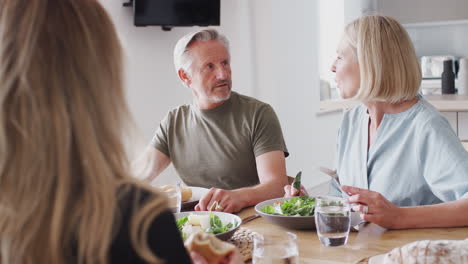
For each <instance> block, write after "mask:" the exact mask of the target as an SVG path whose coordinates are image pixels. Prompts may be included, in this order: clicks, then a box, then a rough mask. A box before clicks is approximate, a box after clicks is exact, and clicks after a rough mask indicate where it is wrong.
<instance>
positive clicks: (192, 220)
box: [177, 213, 238, 240]
mask: <svg viewBox="0 0 468 264" xmlns="http://www.w3.org/2000/svg"><path fill="white" fill-rule="evenodd" d="M237 225H238V223H226V224H224V223H223V222H222V221H221V219H220V218H219V216H217V215H215V214H213V213H210V214H207V215H197V214H191V215H189V216H185V217H182V218H179V219H177V227H178V228H179V231H180V232H181V234H182V239H183V240H186V239H187V238H188V237H189V236H190V235H192V234H195V233H198V232H206V233H212V234H215V235H216V234H221V233H224V232H227V231H229V230H231V229H232V228H234V227H236V226H237Z"/></svg>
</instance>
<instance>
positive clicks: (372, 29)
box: [345, 15, 421, 103]
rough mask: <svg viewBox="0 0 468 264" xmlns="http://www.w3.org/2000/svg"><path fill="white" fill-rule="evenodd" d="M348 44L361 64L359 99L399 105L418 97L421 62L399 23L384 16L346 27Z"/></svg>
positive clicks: (364, 18) (361, 20)
mask: <svg viewBox="0 0 468 264" xmlns="http://www.w3.org/2000/svg"><path fill="white" fill-rule="evenodd" d="M345 40H346V41H347V42H348V44H350V45H351V47H353V49H354V51H355V52H356V56H357V59H358V62H359V70H360V74H361V86H360V89H359V91H358V93H357V94H356V96H355V99H358V100H361V101H387V102H390V103H398V102H402V101H406V100H410V99H414V97H415V96H416V95H417V94H418V91H419V86H420V84H421V69H420V66H419V61H418V58H417V56H416V52H415V50H414V47H413V44H412V42H411V39H410V37H409V35H408V33H407V32H406V30H405V29H404V28H403V26H402V25H401V24H400V23H399V22H398V21H396V20H395V19H393V18H391V17H388V16H381V15H374V16H363V17H360V18H358V19H356V20H354V21H353V22H351V23H350V24H348V25H347V26H346V29H345Z"/></svg>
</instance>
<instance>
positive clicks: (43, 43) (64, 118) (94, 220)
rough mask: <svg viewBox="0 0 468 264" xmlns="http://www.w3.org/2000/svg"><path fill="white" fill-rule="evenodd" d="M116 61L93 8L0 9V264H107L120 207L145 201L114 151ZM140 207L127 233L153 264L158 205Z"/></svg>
mask: <svg viewBox="0 0 468 264" xmlns="http://www.w3.org/2000/svg"><path fill="white" fill-rule="evenodd" d="M122 57H123V56H122V49H121V46H120V42H119V40H118V37H117V34H116V32H115V28H114V25H113V24H112V21H111V19H110V17H109V16H108V14H107V13H106V11H105V10H104V9H103V7H102V6H101V5H100V4H99V3H98V2H97V1H96V0H78V1H77V0H59V1H56V0H34V1H30V0H0V107H1V110H0V155H1V157H2V158H1V159H0V263H8V264H20V263H21V264H28V263H48V264H51V263H108V262H109V260H110V248H111V244H112V241H113V239H114V238H115V236H116V234H117V232H118V230H119V228H120V226H119V222H121V218H122V213H123V212H121V211H120V210H119V209H118V208H119V205H120V204H121V202H123V201H122V199H125V197H126V194H129V193H134V190H142V189H143V190H148V191H151V190H150V189H149V187H145V186H143V185H142V184H140V183H138V182H137V181H136V180H135V179H134V178H132V177H131V176H130V173H129V165H128V164H129V162H128V157H127V155H126V153H125V150H124V146H123V143H122V136H123V131H124V128H125V127H126V125H127V124H128V123H127V121H130V115H129V112H128V108H127V104H126V101H125V94H124V88H123V80H122V78H123V66H122ZM137 193H138V192H137ZM145 200H146V201H147V202H146V203H144V204H140V205H139V206H136V209H135V211H134V212H133V213H134V215H133V217H131V218H130V219H131V224H130V225H131V227H130V231H129V232H130V237H131V243H132V246H133V247H134V248H135V250H136V252H137V253H138V254H139V255H140V256H141V257H142V258H143V259H144V260H145V261H147V262H149V263H156V262H158V259H157V258H156V257H155V256H154V255H153V254H152V253H151V251H150V249H149V247H148V245H147V237H146V234H147V231H148V228H149V225H150V224H151V221H152V220H153V219H154V217H155V216H156V215H158V214H159V213H160V212H161V211H162V210H163V209H164V208H166V207H165V206H166V205H165V204H166V201H165V199H164V198H162V196H159V194H158V193H154V195H151V196H150V198H148V199H145ZM119 219H120V220H119Z"/></svg>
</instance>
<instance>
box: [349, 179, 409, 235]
mask: <svg viewBox="0 0 468 264" xmlns="http://www.w3.org/2000/svg"><path fill="white" fill-rule="evenodd" d="M341 188H342V189H343V191H345V192H346V193H347V194H349V195H350V197H349V203H355V204H356V205H353V210H354V211H356V212H361V213H362V219H363V220H365V221H368V222H371V223H374V224H377V225H379V226H382V227H385V228H388V229H395V228H398V226H397V225H398V224H399V223H398V222H399V221H401V214H402V211H401V208H400V207H398V206H396V205H394V204H393V203H391V202H390V201H389V200H387V199H386V198H385V197H384V196H383V195H382V194H380V193H378V192H374V191H369V190H366V189H361V188H357V187H351V186H342V187H341Z"/></svg>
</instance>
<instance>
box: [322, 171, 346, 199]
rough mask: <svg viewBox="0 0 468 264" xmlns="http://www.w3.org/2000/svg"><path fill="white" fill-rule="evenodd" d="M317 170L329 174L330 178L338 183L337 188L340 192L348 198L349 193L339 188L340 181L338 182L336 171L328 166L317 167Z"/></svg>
mask: <svg viewBox="0 0 468 264" xmlns="http://www.w3.org/2000/svg"><path fill="white" fill-rule="evenodd" d="M319 170H320V171H321V172H323V173H325V174H326V175H328V176H330V177H331V178H332V180H333V181H334V182H335V183H336V184H337V185H338V189H340V192H341V193H342V194H343V195H344V196H345V197H347V198H349V195H348V194H347V193H346V192H345V191H343V190H342V189H341V183H340V179H339V177H338V174H337V173H336V171H334V170H331V169H329V168H325V167H319Z"/></svg>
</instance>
